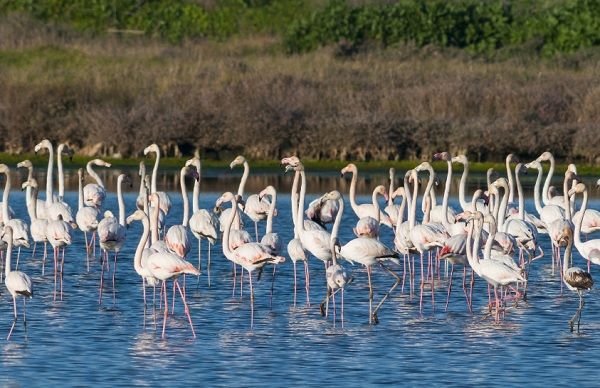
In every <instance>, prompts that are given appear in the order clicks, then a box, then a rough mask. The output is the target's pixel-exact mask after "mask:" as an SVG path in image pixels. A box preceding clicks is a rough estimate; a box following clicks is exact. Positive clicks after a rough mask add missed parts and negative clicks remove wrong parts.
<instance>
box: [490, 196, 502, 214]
mask: <svg viewBox="0 0 600 388" xmlns="http://www.w3.org/2000/svg"><path fill="white" fill-rule="evenodd" d="M496 197H500V192H499V191H498V190H494V191H493V192H490V203H493V204H494V207H493V209H492V210H491V211H490V214H493V215H494V217H497V216H498V214H499V213H500V201H497V200H496Z"/></svg>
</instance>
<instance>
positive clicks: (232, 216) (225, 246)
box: [223, 195, 238, 257]
mask: <svg viewBox="0 0 600 388" xmlns="http://www.w3.org/2000/svg"><path fill="white" fill-rule="evenodd" d="M237 212H238V203H237V199H236V196H235V195H234V196H233V198H232V199H231V212H230V215H229V219H228V220H227V225H226V228H225V232H224V233H223V254H225V256H226V257H230V256H231V249H230V248H229V236H230V235H231V226H232V225H233V220H234V219H235V215H236V213H237Z"/></svg>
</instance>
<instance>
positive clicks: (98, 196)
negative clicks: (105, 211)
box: [83, 159, 111, 210]
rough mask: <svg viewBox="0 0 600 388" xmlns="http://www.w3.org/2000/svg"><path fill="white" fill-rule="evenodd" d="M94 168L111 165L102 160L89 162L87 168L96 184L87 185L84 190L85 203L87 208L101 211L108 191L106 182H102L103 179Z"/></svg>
mask: <svg viewBox="0 0 600 388" xmlns="http://www.w3.org/2000/svg"><path fill="white" fill-rule="evenodd" d="M92 166H99V167H110V166H111V164H110V163H107V162H105V161H104V160H102V159H93V160H90V161H89V162H87V164H86V167H85V168H86V170H87V173H88V174H89V176H91V177H92V178H94V180H95V181H96V183H88V184H87V185H85V187H84V188H83V201H84V202H85V205H86V206H91V207H95V208H96V209H98V210H100V209H101V208H102V204H103V203H104V199H105V198H106V189H105V188H104V182H102V179H100V176H99V175H98V174H97V173H96V171H94V168H93V167H92Z"/></svg>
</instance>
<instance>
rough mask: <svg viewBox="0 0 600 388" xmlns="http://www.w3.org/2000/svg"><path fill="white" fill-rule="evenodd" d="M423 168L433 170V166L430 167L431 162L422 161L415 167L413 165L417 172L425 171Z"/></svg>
mask: <svg viewBox="0 0 600 388" xmlns="http://www.w3.org/2000/svg"><path fill="white" fill-rule="evenodd" d="M425 170H427V171H431V172H433V167H431V163H429V162H423V163H421V164H419V165H418V166H417V167H415V171H417V172H419V171H425Z"/></svg>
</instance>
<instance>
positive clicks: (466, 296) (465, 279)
mask: <svg viewBox="0 0 600 388" xmlns="http://www.w3.org/2000/svg"><path fill="white" fill-rule="evenodd" d="M462 287H463V292H464V294H465V299H466V300H467V308H468V309H469V312H470V313H473V310H472V309H471V301H470V300H469V294H468V293H467V266H466V265H465V266H464V267H463V281H462Z"/></svg>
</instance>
